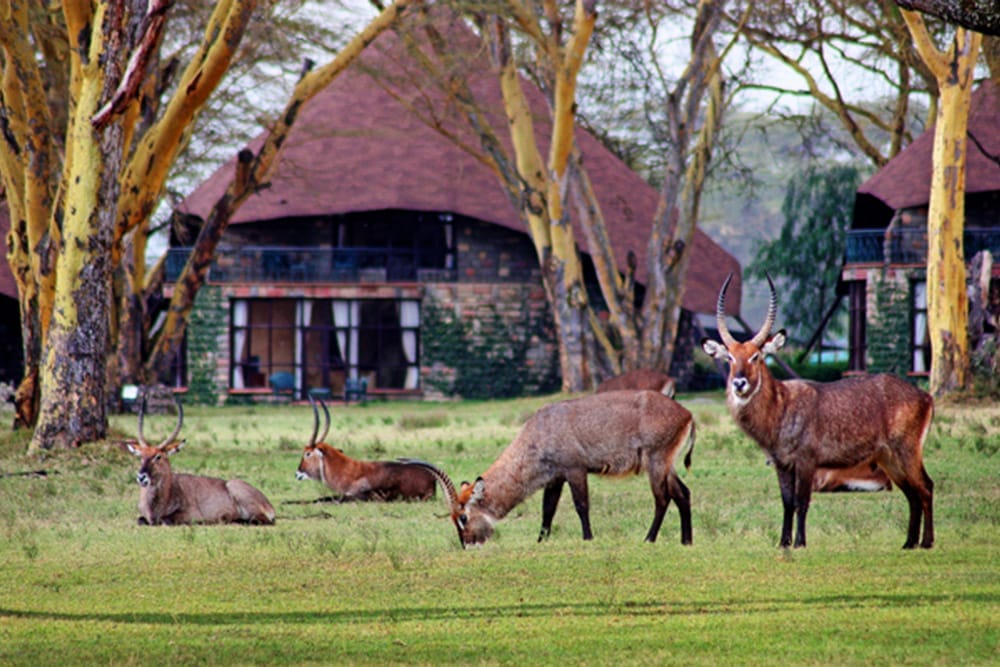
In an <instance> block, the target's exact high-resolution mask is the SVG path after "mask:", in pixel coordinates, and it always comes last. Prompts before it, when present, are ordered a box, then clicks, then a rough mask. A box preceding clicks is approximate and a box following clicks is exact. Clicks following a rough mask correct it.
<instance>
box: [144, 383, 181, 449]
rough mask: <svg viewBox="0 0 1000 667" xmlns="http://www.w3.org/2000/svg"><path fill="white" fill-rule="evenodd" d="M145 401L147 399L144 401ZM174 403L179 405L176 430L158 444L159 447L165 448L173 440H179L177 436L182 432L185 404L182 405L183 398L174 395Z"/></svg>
mask: <svg viewBox="0 0 1000 667" xmlns="http://www.w3.org/2000/svg"><path fill="white" fill-rule="evenodd" d="M143 402H145V400H144V401H143ZM174 405H176V406H177V425H176V426H175V427H174V432H173V433H171V434H170V435H168V436H167V439H166V440H164V441H163V442H161V443H160V444H158V445H157V446H156V447H157V449H163V448H164V447H166V446H167V445H169V444H170V443H172V442H176V441H177V436H179V435H180V434H181V427H182V426H183V425H184V406H183V405H181V399H179V398H177V395H176V394H175V395H174Z"/></svg>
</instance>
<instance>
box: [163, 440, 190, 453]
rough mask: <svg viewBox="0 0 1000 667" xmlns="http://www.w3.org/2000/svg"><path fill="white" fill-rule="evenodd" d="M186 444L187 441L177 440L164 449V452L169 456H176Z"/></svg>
mask: <svg viewBox="0 0 1000 667" xmlns="http://www.w3.org/2000/svg"><path fill="white" fill-rule="evenodd" d="M186 442H187V441H186V440H176V441H174V442H172V443H170V444H169V445H167V446H166V447H164V448H163V451H164V452H165V453H166V455H167V456H173V455H174V454H176V453H177V452H179V451H180V449H181V447H183V446H184V444H185V443H186Z"/></svg>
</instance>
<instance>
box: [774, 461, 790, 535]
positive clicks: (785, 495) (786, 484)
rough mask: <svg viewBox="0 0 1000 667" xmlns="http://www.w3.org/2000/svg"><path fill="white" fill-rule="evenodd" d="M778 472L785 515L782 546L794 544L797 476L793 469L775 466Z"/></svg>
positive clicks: (783, 518) (782, 521) (782, 526)
mask: <svg viewBox="0 0 1000 667" xmlns="http://www.w3.org/2000/svg"><path fill="white" fill-rule="evenodd" d="M774 468H775V470H777V472H778V488H779V489H781V505H782V507H783V508H784V516H783V517H782V520H781V547H782V548H783V549H787V548H788V547H790V546H792V517H793V516H795V476H794V473H793V472H792V470H791V469H789V468H784V467H782V466H779V465H775V466H774Z"/></svg>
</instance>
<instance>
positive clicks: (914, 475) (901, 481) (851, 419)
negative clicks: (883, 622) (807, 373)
mask: <svg viewBox="0 0 1000 667" xmlns="http://www.w3.org/2000/svg"><path fill="white" fill-rule="evenodd" d="M731 279H732V275H731V274H730V276H729V277H728V278H726V282H725V283H723V285H722V290H721V291H720V292H719V300H718V304H717V307H716V319H717V321H718V327H719V337H720V338H721V339H722V343H721V344H720V343H718V342H716V341H713V340H709V339H705V340H703V341H702V343H701V345H702V349H703V350H704V351H705V353H706V354H708V355H710V356H712V357H714V358H716V359H719V360H727V361H728V362H729V378H728V380H727V384H726V403H727V404H728V406H729V411H730V413H731V414H732V415H733V418H734V419H735V420H736V423H737V424H739V426H740V428H742V429H743V431H744V432H745V433H746V434H747V435H749V436H750V437H751V438H753V439H754V440H756V441H757V444H759V445H760V446H761V448H762V449H763V450H764V452H765V454H766V455H767V457H768V458H769V459H770V460H771V462H773V463H774V467H775V469H776V470H777V472H778V485H779V487H780V488H781V502H782V504H783V505H784V521H783V523H782V528H781V546H782V547H788V546H790V545H791V543H792V517H793V515H794V516H796V518H797V524H796V531H795V546H796V547H804V546H805V545H806V513H807V512H808V511H809V499H810V495H811V493H812V491H813V482H814V475H815V474H816V471H817V469H819V468H849V467H851V466H857V465H868V464H871V463H874V464H876V465H877V466H878V467H879V468H881V469H882V470H884V471H885V473H886V474H887V475H888V476H889V478H890V479H891V480H892V481H893V482H894V483H895V484H896V485H897V486H898V487H899V488H900V489H901V490H902V491H903V493H904V494H905V495H906V499H907V500H908V501H909V504H910V524H909V529H908V531H907V535H906V543H905V544H904V545H903V548H904V549H912V548H913V547H915V546H916V545H917V539H918V538H919V536H920V535H919V534H920V517H921V514H923V517H924V534H923V539H922V540H921V541H920V546H921V547H923V548H925V549H929V548H930V547H931V546H932V545H933V544H934V520H933V513H932V500H933V492H934V483H933V482H932V481H931V478H930V477H929V476H928V475H927V471H926V470H925V469H924V463H923V449H924V439H925V438H926V437H927V431H928V429H929V428H930V425H931V417H932V416H933V413H934V401H933V399H932V398H931V396H930V395H929V394H927V393H926V392H924V391H921V390H920V389H918V388H916V387H914V386H913V385H911V384H909V383H907V382H905V381H903V380H901V379H899V378H897V377H895V376H893V375H869V376H858V377H851V378H846V379H843V380H838V381H837V382H828V383H821V382H809V381H805V380H786V381H784V382H779V381H778V380H776V379H775V378H774V376H772V375H771V371H770V370H769V369H768V367H767V364H766V363H765V361H764V360H765V357H766V356H767V355H768V354H773V353H774V352H776V351H777V350H778V349H779V348H781V346H782V345H783V344H784V343H785V331H784V330H783V329H782V330H780V331H778V332H777V333H775V334H774V335H771V327H773V326H774V320H775V315H776V313H777V295H776V293H775V291H774V284H773V283H771V280H770V278H768V283H769V284H770V288H771V299H770V304H769V306H768V312H767V319H766V320H765V322H764V326H763V327H762V328H761V330H760V331H758V332H757V334H756V335H754V336H753V338H752V339H751V340H749V341H747V342H745V343H740V342H737V341H736V340H735V339H734V338H733V336H732V334H730V333H729V329H728V328H727V327H726V322H725V315H724V305H725V298H726V289H727V288H728V287H729V281H730V280H731Z"/></svg>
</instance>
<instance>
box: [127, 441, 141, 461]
mask: <svg viewBox="0 0 1000 667" xmlns="http://www.w3.org/2000/svg"><path fill="white" fill-rule="evenodd" d="M125 447H126V449H128V450H129V451H130V452H132V453H133V454H135V455H136V456H138V457H139V458H142V452H140V451H139V448H138V447H136V446H135V445H133V444H132V443H131V442H126V443H125Z"/></svg>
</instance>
